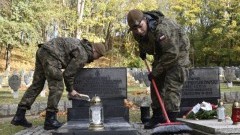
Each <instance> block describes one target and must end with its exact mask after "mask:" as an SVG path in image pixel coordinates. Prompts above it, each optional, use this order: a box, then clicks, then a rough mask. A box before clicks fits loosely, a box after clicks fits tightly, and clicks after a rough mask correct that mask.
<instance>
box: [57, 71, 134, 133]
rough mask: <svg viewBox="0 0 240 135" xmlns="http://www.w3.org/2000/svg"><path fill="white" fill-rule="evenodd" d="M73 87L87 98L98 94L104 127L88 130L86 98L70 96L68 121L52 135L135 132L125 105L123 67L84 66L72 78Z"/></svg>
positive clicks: (125, 79)
mask: <svg viewBox="0 0 240 135" xmlns="http://www.w3.org/2000/svg"><path fill="white" fill-rule="evenodd" d="M74 89H75V90H76V91H78V92H79V93H81V94H86V95H89V97H90V98H92V97H94V96H95V95H97V96H99V97H100V98H101V100H102V104H103V114H104V127H105V128H104V129H103V130H99V131H91V130H89V129H88V127H89V106H90V104H89V102H87V101H81V100H72V108H68V114H67V119H68V122H67V123H66V124H65V125H63V126H62V127H61V128H59V129H58V130H57V131H56V132H55V133H53V135H58V134H61V135H63V134H66V135H70V134H84V135H137V131H136V130H135V129H134V128H132V127H131V125H130V124H129V123H128V122H129V110H128V108H126V107H124V99H126V98H127V71H126V68H84V69H81V70H80V71H79V72H78V73H77V75H76V77H75V81H74Z"/></svg>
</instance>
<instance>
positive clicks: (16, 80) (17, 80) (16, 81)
mask: <svg viewBox="0 0 240 135" xmlns="http://www.w3.org/2000/svg"><path fill="white" fill-rule="evenodd" d="M8 84H9V86H10V87H11V89H12V90H13V98H18V89H19V88H20V86H21V77H20V76H19V75H18V74H13V75H12V76H11V77H10V78H9V80H8Z"/></svg>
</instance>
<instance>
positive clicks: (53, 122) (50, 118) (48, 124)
mask: <svg viewBox="0 0 240 135" xmlns="http://www.w3.org/2000/svg"><path fill="white" fill-rule="evenodd" d="M62 125H63V124H62V123H60V122H59V121H58V120H57V115H56V112H49V111H47V112H46V117H45V122H44V129H45V130H52V129H58V128H59V127H61V126H62Z"/></svg>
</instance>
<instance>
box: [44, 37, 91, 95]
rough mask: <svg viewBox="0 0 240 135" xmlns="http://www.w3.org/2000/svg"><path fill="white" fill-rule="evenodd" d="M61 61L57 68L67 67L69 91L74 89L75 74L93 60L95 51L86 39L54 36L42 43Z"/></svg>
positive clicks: (65, 71)
mask: <svg viewBox="0 0 240 135" xmlns="http://www.w3.org/2000/svg"><path fill="white" fill-rule="evenodd" d="M41 47H42V48H45V49H46V50H47V51H48V52H49V54H50V55H52V56H53V57H55V58H56V60H58V61H59V63H60V64H59V65H58V66H57V68H59V69H65V70H64V72H63V78H64V82H65V85H66V90H67V91H72V90H73V81H74V76H75V74H76V72H77V70H78V69H79V68H83V67H84V65H85V64H86V63H89V62H92V61H93V51H92V46H91V44H90V42H88V41H87V40H86V39H84V40H79V39H74V38H60V37H59V38H54V39H52V40H50V41H48V42H46V43H44V44H42V45H41Z"/></svg>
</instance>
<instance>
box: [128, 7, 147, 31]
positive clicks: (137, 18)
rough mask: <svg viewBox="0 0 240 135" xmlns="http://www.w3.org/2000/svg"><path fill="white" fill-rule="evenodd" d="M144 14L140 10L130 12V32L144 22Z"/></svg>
mask: <svg viewBox="0 0 240 135" xmlns="http://www.w3.org/2000/svg"><path fill="white" fill-rule="evenodd" d="M143 17H144V15H143V12H142V11H140V10H138V9H133V10H130V11H129V12H128V15H127V21H128V25H129V27H130V29H129V30H132V29H133V28H134V27H136V26H138V25H139V24H140V23H141V21H142V20H143Z"/></svg>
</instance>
